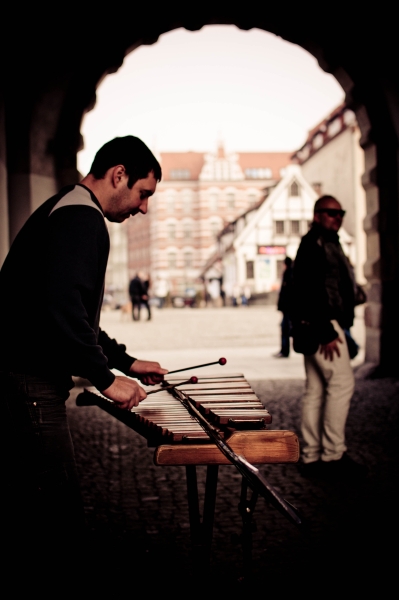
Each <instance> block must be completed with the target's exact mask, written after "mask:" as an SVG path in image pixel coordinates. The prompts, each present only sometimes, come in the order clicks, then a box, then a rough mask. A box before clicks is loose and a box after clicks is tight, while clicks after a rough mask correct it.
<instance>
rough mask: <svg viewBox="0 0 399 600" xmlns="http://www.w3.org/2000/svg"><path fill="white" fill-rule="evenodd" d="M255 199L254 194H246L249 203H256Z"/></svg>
mask: <svg viewBox="0 0 399 600" xmlns="http://www.w3.org/2000/svg"><path fill="white" fill-rule="evenodd" d="M256 199H257V198H256V194H248V200H249V203H250V204H251V205H252V204H256Z"/></svg>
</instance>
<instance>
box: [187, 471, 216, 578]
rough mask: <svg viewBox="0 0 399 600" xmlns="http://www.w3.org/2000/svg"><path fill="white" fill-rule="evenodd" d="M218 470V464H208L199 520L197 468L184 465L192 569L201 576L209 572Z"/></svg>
mask: <svg viewBox="0 0 399 600" xmlns="http://www.w3.org/2000/svg"><path fill="white" fill-rule="evenodd" d="M218 472H219V467H218V465H208V467H207V474H206V484H205V498H204V512H203V518H202V522H201V517H200V510H199V498H198V482H197V470H196V467H195V465H188V466H186V477H187V499H188V511H189V518H190V534H191V542H192V550H193V570H194V572H196V573H198V574H201V576H204V575H206V574H207V573H209V569H210V555H211V545H212V535H213V522H214V516H215V504H216V490H217V480H218Z"/></svg>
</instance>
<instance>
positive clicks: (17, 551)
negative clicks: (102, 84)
mask: <svg viewBox="0 0 399 600" xmlns="http://www.w3.org/2000/svg"><path fill="white" fill-rule="evenodd" d="M160 179H161V167H160V165H159V163H158V161H157V160H156V158H155V157H154V156H153V154H152V153H151V151H150V150H149V149H148V148H147V146H146V145H145V144H144V143H143V142H142V141H141V140H140V139H138V138H136V137H133V136H127V137H121V138H115V139H113V140H111V141H110V142H108V143H107V144H105V145H104V146H103V147H102V148H100V150H99V151H98V152H97V154H96V156H95V158H94V161H93V164H92V166H91V169H90V172H89V174H88V175H87V176H86V177H84V179H83V180H82V181H81V182H80V183H79V184H77V185H71V186H68V187H66V188H64V189H62V190H61V191H60V192H59V193H58V194H56V195H55V196H53V197H52V198H50V199H49V200H47V201H46V202H44V203H43V204H42V205H41V206H40V207H39V208H38V209H37V210H36V211H35V212H34V213H33V214H32V215H31V216H30V218H29V219H28V221H27V222H26V223H25V225H24V226H23V228H22V229H21V231H20V232H19V234H18V235H17V237H16V239H15V240H14V242H13V244H12V246H11V249H10V251H9V253H8V256H7V258H6V260H5V262H4V265H3V267H2V269H1V273H0V370H1V373H0V379H1V385H0V428H1V430H0V432H1V436H0V437H1V444H2V450H1V453H0V456H1V473H2V484H3V485H2V495H1V500H2V503H3V506H2V510H1V524H2V525H1V533H2V536H1V537H2V541H3V544H4V548H3V549H4V552H3V566H4V565H6V571H5V574H6V575H9V576H10V577H11V576H12V573H13V572H14V571H13V570H14V569H16V572H17V573H18V575H19V576H21V575H22V577H26V580H27V581H29V582H33V581H34V580H35V577H37V578H39V580H40V581H42V582H43V580H44V579H45V578H41V573H42V572H44V573H46V574H51V573H52V574H57V576H59V577H63V579H64V578H65V568H66V567H65V565H66V563H67V560H70V556H69V555H70V553H72V554H71V556H72V557H73V560H74V565H72V567H71V569H72V570H73V571H74V572H75V569H77V568H79V567H81V566H82V567H83V563H84V562H85V561H86V559H87V558H90V556H88V553H87V554H86V556H84V552H85V546H84V544H83V541H84V539H85V535H86V532H85V515H84V507H83V501H82V498H81V494H80V486H79V481H78V474H77V467H76V462H75V455H74V450H73V445H72V440H71V435H70V431H69V426H68V420H67V414H66V406H65V402H66V400H67V399H68V396H69V392H70V390H71V389H72V388H73V387H74V382H73V379H72V377H73V376H76V377H82V378H84V379H88V380H89V381H90V382H91V383H92V385H93V386H95V387H96V388H97V389H98V390H99V391H100V392H101V393H102V394H103V395H104V396H105V397H107V398H109V399H110V400H111V401H112V402H114V403H115V404H117V405H118V406H119V407H120V408H121V409H124V410H130V409H131V408H133V407H135V406H138V404H139V402H141V401H142V400H143V399H144V398H146V392H145V390H144V389H143V388H142V387H141V385H139V383H138V382H137V380H139V381H140V382H141V383H142V384H145V385H152V384H155V383H160V382H161V381H162V380H163V377H164V375H165V374H166V373H167V370H166V369H163V368H161V366H160V364H159V363H158V362H153V361H146V360H141V359H138V358H134V357H132V356H130V355H129V354H127V352H126V347H125V346H124V345H122V344H119V343H118V342H117V341H116V340H114V339H110V338H109V337H108V335H107V334H106V333H105V331H102V330H101V328H100V326H99V321H100V312H101V305H102V300H103V294H104V279H105V271H106V267H107V260H108V253H109V235H108V229H107V226H106V223H105V218H106V219H108V220H109V221H111V222H117V223H122V222H123V221H124V220H125V219H127V218H129V217H130V216H134V215H136V214H138V213H139V212H140V213H142V214H145V213H146V212H147V206H148V200H149V198H150V197H151V196H152V195H153V193H154V192H155V189H156V185H157V182H158V181H160ZM27 291H28V292H29V300H28V301H27V299H26V298H27ZM113 368H116V369H118V370H119V371H121V372H122V373H124V374H125V375H115V374H114V373H113V372H112V370H111V369H113ZM78 552H81V553H82V554H83V556H80V557H79V556H77V553H78ZM79 561H82V563H80V562H79ZM21 567H22V570H21ZM28 569H31V571H32V572H30V573H29V575H27V570H28ZM32 578H33V579H32Z"/></svg>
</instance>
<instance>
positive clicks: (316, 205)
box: [313, 195, 338, 211]
mask: <svg viewBox="0 0 399 600" xmlns="http://www.w3.org/2000/svg"><path fill="white" fill-rule="evenodd" d="M325 200H334V201H335V202H338V200H337V199H336V198H334V196H329V195H325V196H320V198H318V199H317V200H316V202H315V205H314V208H313V211H316V210H317V209H318V208H320V206H321V205H322V204H324V201H325Z"/></svg>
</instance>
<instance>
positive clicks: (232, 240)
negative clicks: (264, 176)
mask: <svg viewBox="0 0 399 600" xmlns="http://www.w3.org/2000/svg"><path fill="white" fill-rule="evenodd" d="M317 197H318V195H317V193H316V191H315V190H314V189H313V187H312V186H311V185H310V184H309V183H308V181H307V180H306V179H305V177H304V176H303V173H302V170H301V167H300V166H299V165H294V164H291V165H288V166H287V167H286V169H285V173H284V177H283V178H282V180H281V181H280V182H279V183H278V184H277V185H276V186H275V187H274V188H273V189H272V190H271V192H270V194H269V195H268V196H267V197H266V198H265V199H264V201H263V202H261V203H260V205H259V206H258V207H254V208H253V209H252V210H249V211H247V212H245V213H243V214H242V215H241V216H240V217H239V218H238V219H237V220H235V221H234V222H232V223H230V224H229V225H228V226H227V227H226V228H225V229H224V230H223V231H222V232H221V233H220V234H219V236H218V248H217V251H216V252H215V253H214V255H213V257H211V259H210V260H209V261H208V265H207V266H206V268H205V269H204V272H203V276H204V278H205V280H206V281H212V280H216V279H219V281H220V282H222V283H223V290H224V292H225V294H226V299H230V303H233V304H235V303H236V301H237V299H238V301H240V300H239V299H241V298H242V297H243V296H244V297H245V295H246V296H248V297H252V298H253V301H255V302H256V301H257V300H258V299H262V302H268V301H269V302H275V301H276V297H277V293H278V291H279V289H280V285H281V277H282V273H283V270H284V259H285V258H286V256H289V257H290V258H292V259H295V256H296V253H297V250H298V247H299V243H300V241H301V238H302V236H303V235H305V233H306V232H307V231H308V229H309V225H310V223H311V222H312V220H313V207H314V203H315V201H316V199H317ZM340 241H341V244H342V246H343V248H344V251H345V253H346V255H347V256H348V257H349V258H350V260H351V261H352V262H353V261H354V259H355V246H354V243H353V237H352V236H351V235H350V234H349V233H348V232H347V230H346V229H345V228H341V230H340Z"/></svg>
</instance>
